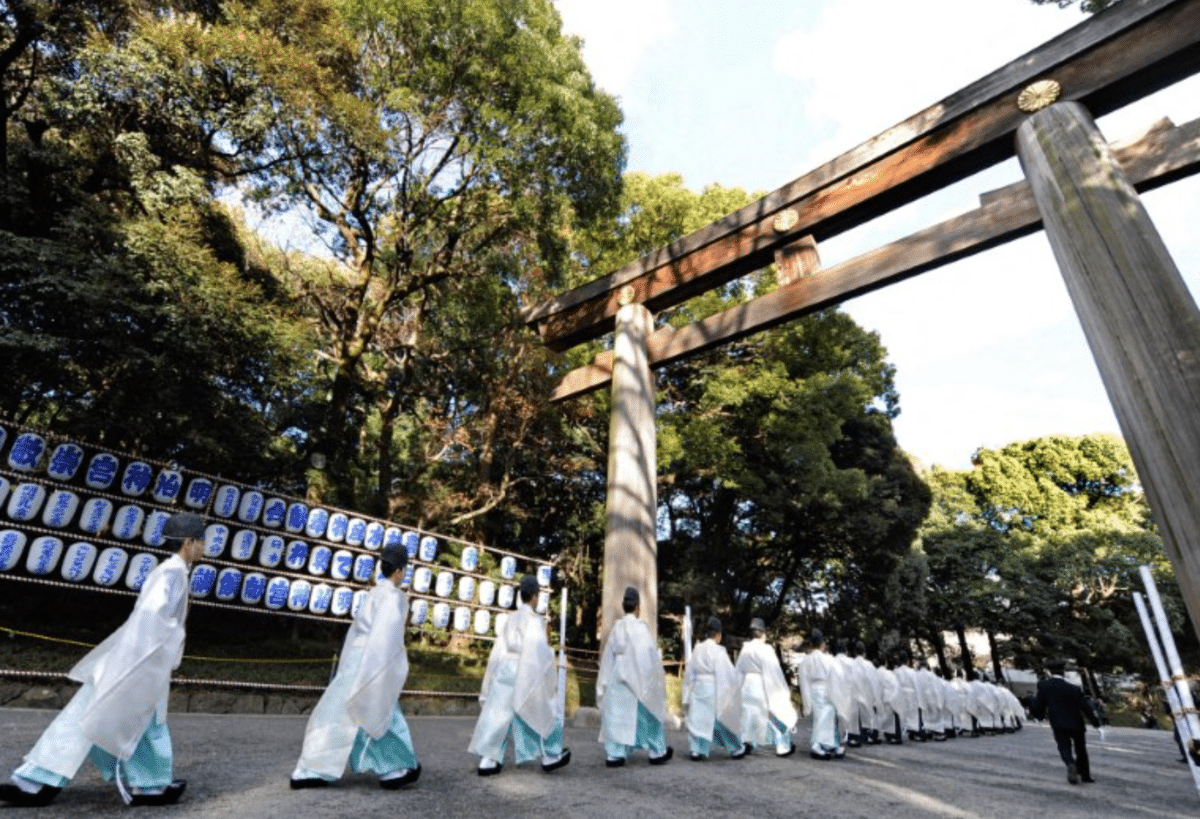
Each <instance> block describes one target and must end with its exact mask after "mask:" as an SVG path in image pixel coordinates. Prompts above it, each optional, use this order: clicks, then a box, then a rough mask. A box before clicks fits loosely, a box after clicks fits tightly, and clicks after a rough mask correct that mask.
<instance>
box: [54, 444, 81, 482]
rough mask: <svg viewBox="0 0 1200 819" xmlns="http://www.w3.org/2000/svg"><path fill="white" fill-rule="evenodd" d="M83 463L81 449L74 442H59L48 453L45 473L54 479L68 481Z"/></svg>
mask: <svg viewBox="0 0 1200 819" xmlns="http://www.w3.org/2000/svg"><path fill="white" fill-rule="evenodd" d="M82 463H83V450H82V449H81V448H79V447H77V446H76V445H75V444H59V445H58V446H56V447H55V448H54V452H52V453H51V454H50V463H48V464H46V474H47V475H49V476H50V477H51V478H54V480H56V481H69V480H71V478H74V477H75V473H76V472H78V471H79V467H80V465H81V464H82Z"/></svg>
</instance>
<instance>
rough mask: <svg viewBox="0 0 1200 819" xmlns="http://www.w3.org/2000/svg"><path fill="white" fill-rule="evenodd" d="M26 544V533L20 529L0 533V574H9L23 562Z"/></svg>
mask: <svg viewBox="0 0 1200 819" xmlns="http://www.w3.org/2000/svg"><path fill="white" fill-rule="evenodd" d="M25 542H26V536H25V533H24V532H22V531H20V530H18V529H5V530H4V531H2V532H0V572H7V571H9V570H10V569H12V568H14V567H15V566H16V565H17V564H18V563H20V562H21V555H22V554H23V553H24V552H25Z"/></svg>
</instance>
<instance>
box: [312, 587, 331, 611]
mask: <svg viewBox="0 0 1200 819" xmlns="http://www.w3.org/2000/svg"><path fill="white" fill-rule="evenodd" d="M332 603H333V586H330V585H329V584H327V583H318V584H317V585H315V586H313V590H312V596H311V597H310V598H309V601H308V610H309V611H310V612H311V613H312V614H325V613H326V612H327V611H329V606H330V605H331V604H332Z"/></svg>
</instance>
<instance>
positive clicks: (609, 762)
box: [604, 757, 625, 768]
mask: <svg viewBox="0 0 1200 819" xmlns="http://www.w3.org/2000/svg"><path fill="white" fill-rule="evenodd" d="M624 765H625V757H620V758H618V759H608V758H605V760H604V767H606V768H620V767H623V766H624Z"/></svg>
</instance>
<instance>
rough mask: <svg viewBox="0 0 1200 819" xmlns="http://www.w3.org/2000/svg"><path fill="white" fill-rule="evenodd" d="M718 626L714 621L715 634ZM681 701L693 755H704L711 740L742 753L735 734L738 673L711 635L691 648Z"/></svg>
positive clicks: (739, 726) (739, 706)
mask: <svg viewBox="0 0 1200 819" xmlns="http://www.w3.org/2000/svg"><path fill="white" fill-rule="evenodd" d="M714 620H715V618H714ZM719 628H720V623H719V621H717V630H718V633H719ZM711 630H712V626H710V632H711ZM683 704H684V706H686V708H687V726H688V734H689V736H690V744H691V751H692V753H693V754H695V755H700V756H707V755H708V750H709V745H710V744H712V743H714V742H717V743H720V744H721V745H723V746H724V747H725V749H726V750H728V751H730V752H731V753H737V754H738V755H741V754H742V753H743V749H742V741H741V739H739V738H738V734H737V733H736V732H739V731H741V729H742V675H741V674H739V673H738V672H737V671H736V670H735V669H734V667H733V663H732V662H731V661H730V659H729V652H727V651H726V650H725V648H724V646H722V645H721V644H720V643H718V642H716V641H715V640H714V639H712V637H711V636H710V637H709V639H707V640H704V641H703V642H701V643H700V644H699V645H697V646H696V647H695V649H693V650H692V657H691V660H690V662H688V666H687V671H686V672H685V673H684V676H683Z"/></svg>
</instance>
